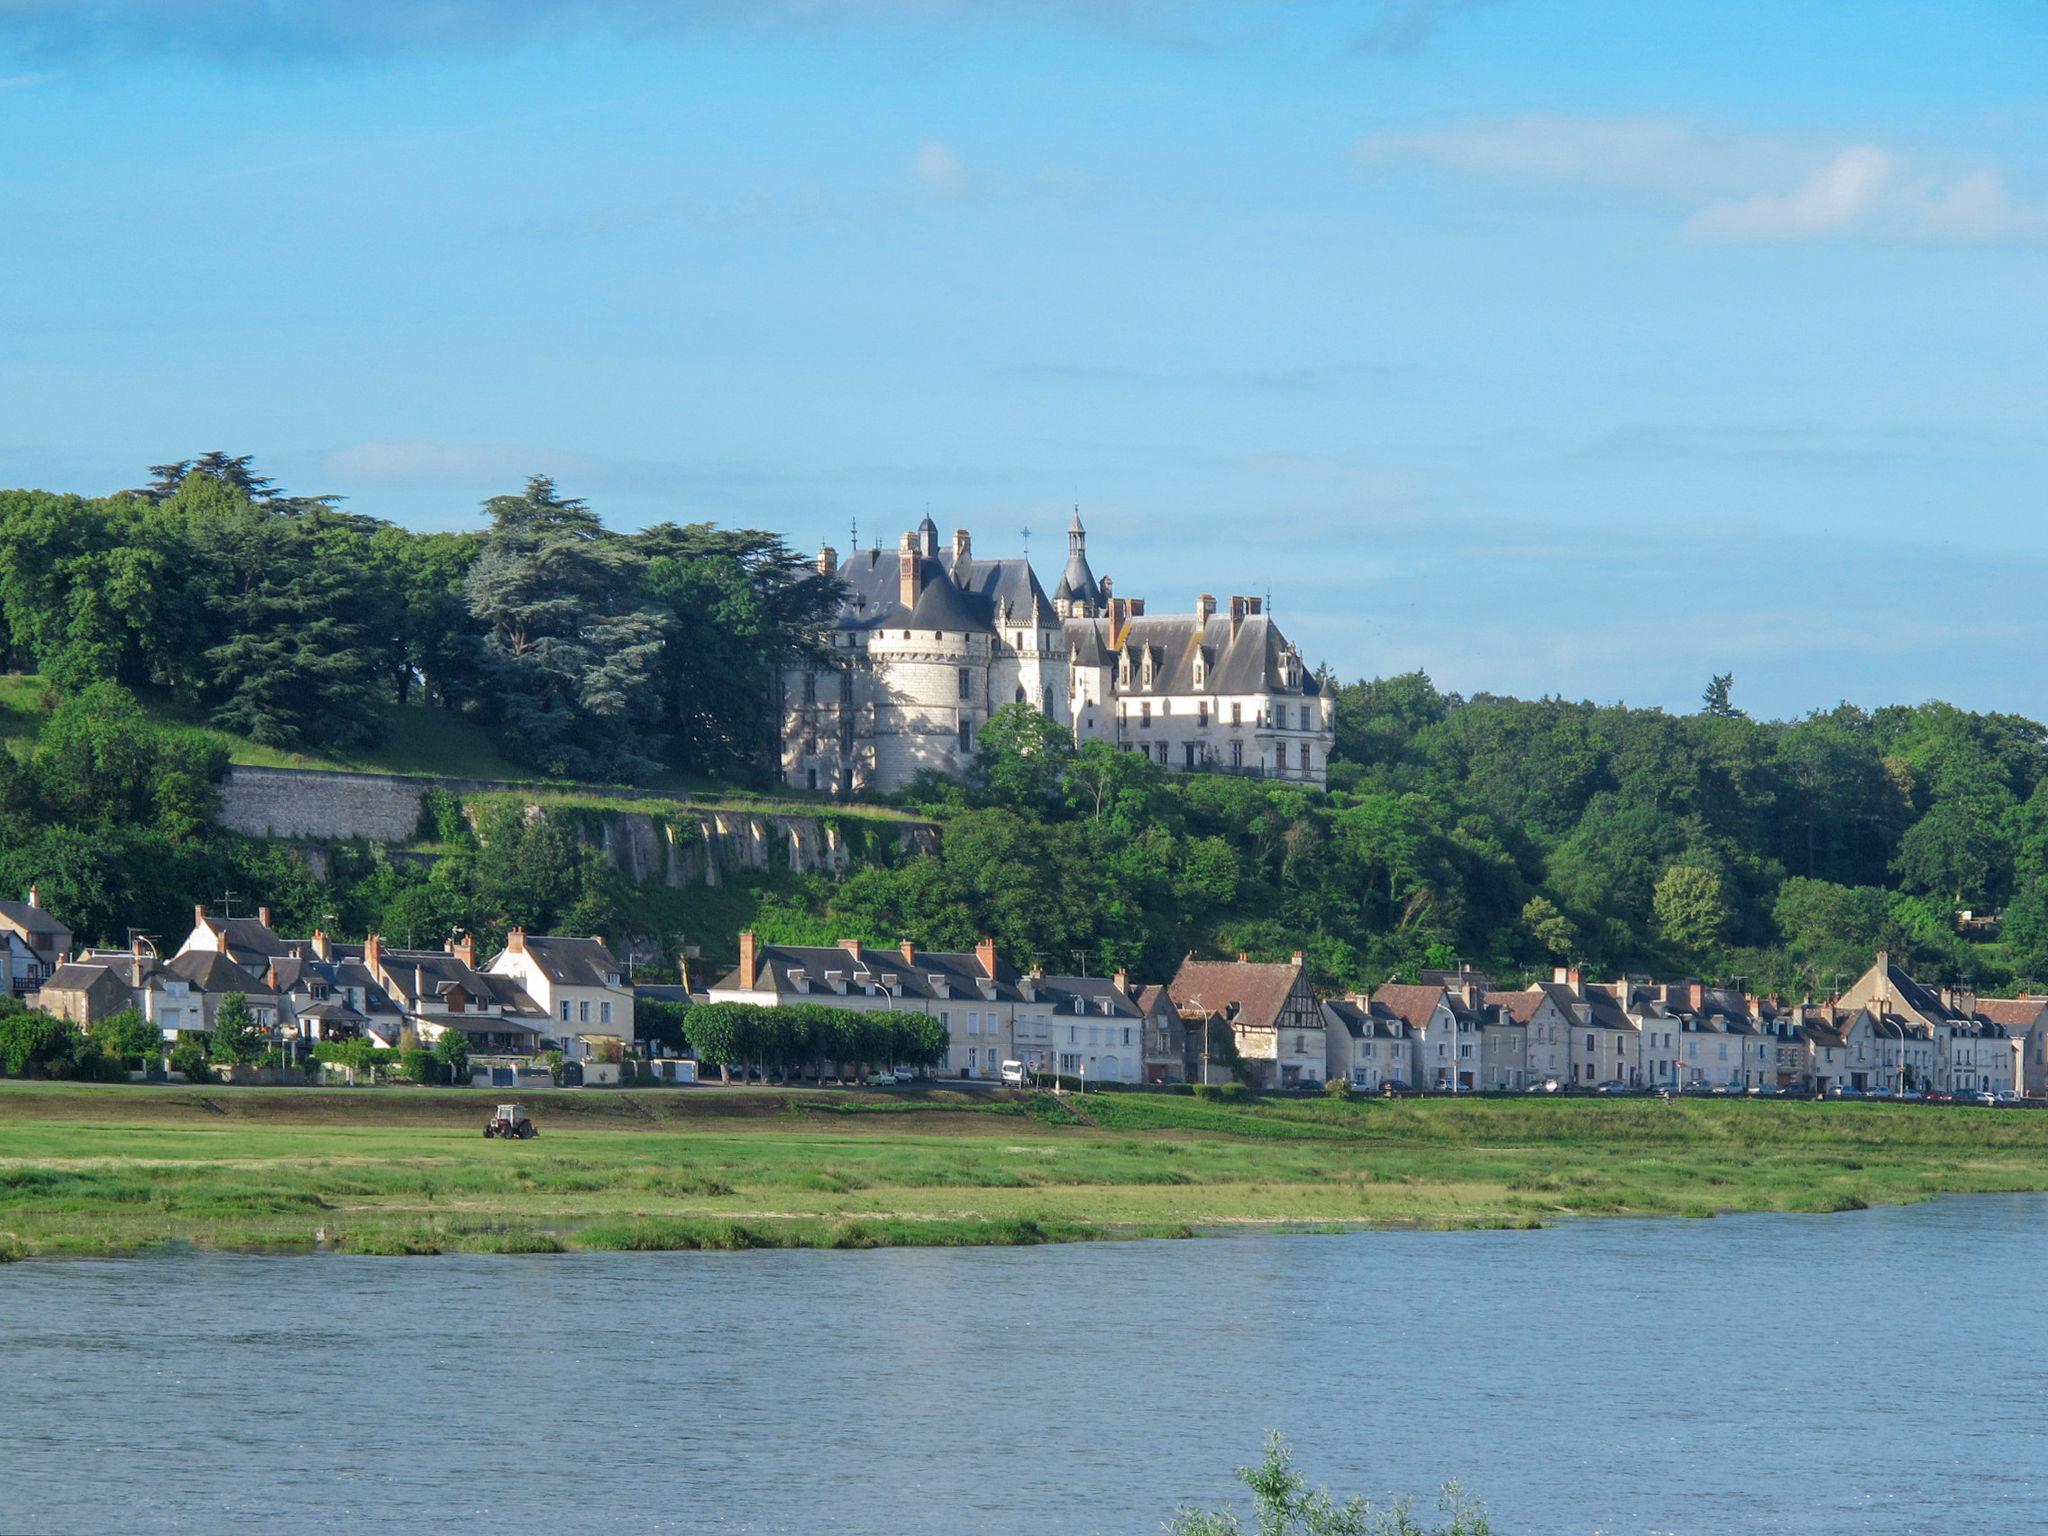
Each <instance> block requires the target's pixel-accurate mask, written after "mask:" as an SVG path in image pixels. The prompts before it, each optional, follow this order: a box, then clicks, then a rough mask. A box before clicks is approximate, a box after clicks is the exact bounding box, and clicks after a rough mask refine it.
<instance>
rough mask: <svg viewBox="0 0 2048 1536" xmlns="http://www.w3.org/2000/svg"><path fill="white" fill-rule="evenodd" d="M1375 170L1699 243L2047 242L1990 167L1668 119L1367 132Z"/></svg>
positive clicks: (1362, 154)
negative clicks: (1394, 170)
mask: <svg viewBox="0 0 2048 1536" xmlns="http://www.w3.org/2000/svg"><path fill="white" fill-rule="evenodd" d="M1358 155H1359V158H1360V159H1361V160H1362V161H1363V162H1364V163H1366V164H1367V165H1369V166H1373V167H1376V168H1385V167H1391V166H1399V165H1415V164H1420V165H1427V166H1433V167H1435V168H1436V169H1439V170H1443V171H1449V172H1453V173H1456V174H1459V175H1464V176H1471V177H1476V178H1481V179H1486V180H1492V181H1497V182H1501V183H1504V184H1511V185H1520V186H1525V187H1541V188H1547V189H1551V190H1554V191H1561V192H1566V193H1573V194H1578V195H1582V196H1595V197H1600V198H1605V199H1609V200H1612V199H1615V198H1621V199H1624V200H1627V201H1631V202H1635V203H1640V204H1644V205H1647V206H1650V207H1653V208H1655V209H1657V210H1660V211H1664V212H1668V213H1669V214H1670V215H1672V216H1673V217H1675V218H1676V219H1677V220H1678V224H1679V228H1680V229H1681V230H1682V231H1683V232H1684V233H1685V234H1686V235H1687V236H1688V237H1690V238H1692V239H1696V240H1716V241H1784V240H1814V239H1839V238H1852V237H1853V238H1866V239H1876V240H1892V241H1901V242H1919V243H1929V244H1968V243H1994V242H2001V241H2034V240H2044V239H2048V204H2043V203H2035V202H2028V201H2025V200H2022V199H2020V198H2018V197H2015V196H2014V195H2013V193H2012V192H2011V191H2010V190H2009V188H2008V187H2007V185H2006V182H2005V179H2004V177H2003V175H2002V174H2001V173H2000V172H1999V171H1998V170H1997V169H1996V168H1993V167H1990V166H1975V167H1970V168H1967V169H1963V168H1954V167H1943V166H1937V165H1934V164H1931V163H1921V162H1919V161H1917V160H1914V159H1912V158H1909V157H1906V156H1903V155H1901V154H1899V153H1897V152H1894V151H1892V150H1888V149H1885V148H1883V147H1881V146H1879V145H1875V144H1869V143H1852V144H1840V143H1836V144H1822V143H1817V142H1814V141H1812V140H1808V139H1800V138H1794V137H1788V136H1777V137H1771V136H1765V135H1759V134H1742V133H1731V132H1725V131H1716V130H1711V129H1705V128H1700V127H1697V126H1695V125H1692V124H1689V123H1684V122H1678V121H1675V120H1671V119H1664V118H1584V117H1569V116H1561V115H1553V114H1538V115H1531V116H1525V117H1518V118H1510V119H1490V120H1484V121H1475V122H1464V123H1456V124H1452V125H1450V126H1447V127H1440V128H1431V129H1423V130H1415V131H1400V132H1380V133H1373V134H1368V135H1367V136H1366V137H1365V138H1363V139H1361V140H1360V141H1359V144H1358Z"/></svg>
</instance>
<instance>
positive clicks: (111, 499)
mask: <svg viewBox="0 0 2048 1536" xmlns="http://www.w3.org/2000/svg"><path fill="white" fill-rule="evenodd" d="M150 474H151V479H150V482H149V483H148V484H147V485H145V486H142V487H140V488H138V489H136V490H131V491H123V492H120V493H118V494H116V495H113V496H108V497H103V498H98V499H88V498H85V497H80V496H69V495H57V494H52V493H49V492H44V491H7V492H0V615H4V618H5V637H6V641H7V644H8V647H9V649H10V652H11V656H10V660H11V663H12V670H15V671H33V672H40V673H41V674H42V675H43V676H44V677H45V678H46V679H48V680H49V681H50V682H51V683H52V684H53V685H54V686H56V687H57V688H59V689H63V690H66V691H76V690H78V689H80V688H83V687H85V686H87V685H88V684H91V683H95V682H111V683H119V684H121V685H122V686H123V687H125V688H128V689H131V690H134V691H136V692H138V693H141V694H145V695H150V696H155V697H160V698H163V699H165V700H168V701H171V702H174V703H176V704H179V705H182V706H185V707H186V708H187V709H189V710H190V711H192V712H193V714H194V715H195V717H197V718H202V719H204V720H206V721H207V722H208V723H210V724H212V725H215V726H217V727H219V728H221V729H223V730H226V731H230V732H233V733H234V734H236V735H240V736H245V737H248V738H249V739H251V740H253V741H258V742H262V743H264V744H265V745H269V746H277V747H288V748H314V749H318V748H331V747H349V746H358V745H364V744H368V743H373V742H374V741H375V740H376V739H377V738H378V736H379V734H380V733H381V732H382V731H383V730H384V729H385V726H386V722H387V720H388V718H389V714H390V706H391V705H393V704H398V703H404V702H406V701H407V700H408V699H410V698H419V699H423V700H425V701H427V702H428V703H430V704H432V705H435V706H437V707H439V708H442V709H446V710H449V711H451V712H457V713H461V714H463V715H464V716H466V717H469V718H472V719H475V720H478V721H480V722H482V723H484V724H486V725H488V726H490V727H492V728H493V729H495V730H496V731H497V733H498V735H499V738H500V741H501V745H502V747H503V750H504V752H505V754H506V756H508V757H510V758H511V759H512V760H513V761H515V762H518V763H521V764H524V765H525V766H527V767H529V768H531V769H533V770H534V771H535V772H537V773H540V774H545V775H550V776H557V777H574V778H611V779H632V778H638V777H641V776H644V775H646V774H647V773H649V772H651V771H653V770H655V769H656V768H659V767H664V766H665V767H670V768H675V769H678V770H682V771H685V772H694V773H701V774H711V775H735V774H742V775H743V774H745V773H748V772H750V771H752V770H753V769H754V768H755V766H756V765H757V764H758V763H759V761H760V760H761V757H762V753H763V748H764V744H765V742H766V741H767V737H768V731H769V729H770V726H771V721H770V719H769V711H768V695H767V692H766V690H765V689H763V688H762V687H761V686H760V679H761V677H762V676H763V675H764V673H765V671H766V669H767V668H768V666H769V664H770V663H771V662H772V661H773V660H775V659H777V658H779V657H781V656H783V655H785V654H788V653H789V652H790V651H792V650H801V649H803V648H804V647H805V646H806V645H808V644H809V643H810V640H811V637H812V636H813V635H814V634H815V631H816V627H817V623H818V621H819V619H820V618H821V617H822V616H824V615H825V614H828V613H829V612H830V611H831V609H832V606H833V603H834V589H833V585H832V583H831V581H830V580H829V579H828V578H826V577H823V576H821V575H819V574H818V572H817V570H816V569H815V568H814V567H813V566H812V565H811V564H809V563H808V562H806V561H803V560H800V559H798V558H797V557H796V556H795V555H794V554H792V553H791V551H790V550H788V549H787V548H786V547H785V546H784V545H783V543H782V541H781V540H780V539H779V538H777V537H776V536H775V535H773V534H768V533H762V532H759V531H756V530H750V529H738V530H724V529H718V528H714V527H712V526H711V525H710V524H708V523H691V524H682V525H679V524H675V523H659V524H656V525H655V526H653V527H651V528H646V529H643V530H641V531H640V532H638V533H634V534H616V533H612V532H610V531H608V530H607V529H606V528H605V527H604V525H603V524H602V523H601V522H600V521H599V520H598V518H597V516H596V514H595V513H593V512H592V511H591V510H590V509H589V508H588V507H587V506H585V505H584V503H582V502H581V501H577V500H574V499H571V498H568V497H564V496H562V495H561V494H559V493H558V492H557V490H556V488H555V486H554V484H553V482H552V481H550V480H548V479H547V478H546V477H544V476H535V477H534V478H533V479H531V480H529V481H528V482H527V484H526V486H525V488H524V489H523V490H522V491H520V492H518V493H516V494H509V495H504V496H494V497H492V498H491V499H490V500H489V501H487V502H485V503H484V507H483V512H484V518H485V526H484V527H483V528H481V529H479V530H477V531H475V532H463V533H415V532H412V531H410V530H408V529H405V528H401V527H398V526H396V525H394V524H391V523H387V522H381V521H379V520H378V519H376V518H373V517H368V516H365V515H362V514H360V513H356V512H352V511H345V510H343V509H342V508H341V506H340V505H339V503H338V501H337V499H336V498H334V497H331V496H290V495H286V494H284V493H283V492H281V491H279V490H278V489H277V487H276V486H274V485H273V484H272V483H271V482H270V481H269V480H268V479H267V478H266V477H264V476H262V475H260V474H258V473H256V472H255V470H254V469H253V468H252V467H251V464H250V460H249V458H248V457H247V456H240V457H236V456H230V455H227V454H222V453H210V454H207V455H204V456H203V457H201V458H199V459H194V460H185V461H180V462H178V463H174V464H162V465H157V466H155V467H154V468H153V469H152V470H151V471H150Z"/></svg>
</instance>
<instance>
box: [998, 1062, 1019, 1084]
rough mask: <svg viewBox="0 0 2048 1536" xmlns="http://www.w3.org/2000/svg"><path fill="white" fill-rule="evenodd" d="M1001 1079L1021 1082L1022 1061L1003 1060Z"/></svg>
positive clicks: (1009, 1081)
mask: <svg viewBox="0 0 2048 1536" xmlns="http://www.w3.org/2000/svg"><path fill="white" fill-rule="evenodd" d="M1003 1081H1004V1082H1006V1083H1022V1082H1023V1081H1024V1063H1023V1062H1021V1061H1006V1062H1004V1063H1003Z"/></svg>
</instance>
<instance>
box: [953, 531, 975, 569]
mask: <svg viewBox="0 0 2048 1536" xmlns="http://www.w3.org/2000/svg"><path fill="white" fill-rule="evenodd" d="M973 555H974V543H973V541H972V540H971V539H969V538H968V536H967V530H966V529H965V528H955V529H954V530H953V563H954V564H955V565H965V564H966V563H967V562H968V561H969V560H970V559H971V558H973Z"/></svg>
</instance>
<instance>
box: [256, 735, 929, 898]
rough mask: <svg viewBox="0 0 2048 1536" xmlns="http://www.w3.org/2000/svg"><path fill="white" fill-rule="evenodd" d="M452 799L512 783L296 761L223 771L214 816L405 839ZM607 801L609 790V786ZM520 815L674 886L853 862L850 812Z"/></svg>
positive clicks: (513, 788) (896, 841) (887, 830)
mask: <svg viewBox="0 0 2048 1536" xmlns="http://www.w3.org/2000/svg"><path fill="white" fill-rule="evenodd" d="M435 788H438V789H444V790H447V791H448V792H449V793H450V794H453V795H456V796H458V797H460V796H465V795H480V794H494V795H495V794H508V793H511V794H516V793H517V792H518V791H519V789H520V788H521V786H519V785H516V784H501V783H495V782H491V781H487V780H473V779H413V778H401V777H398V776H396V775H391V774H379V773H322V772H316V771H314V770H311V769H298V768H251V767H245V766H241V765H237V766H235V767H233V768H230V769H229V770H228V776H227V779H226V780H225V782H224V783H223V784H222V786H221V814H220V822H221V825H222V826H224V827H227V828H229V829H230V830H231V831H235V832H244V833H247V834H248V835H250V836H252V837H274V838H281V839H284V840H286V841H290V842H299V843H312V844H320V843H345V842H355V841H358V840H360V841H364V842H371V843H405V842H410V841H411V840H412V839H413V838H414V837H416V836H417V835H418V833H419V824H420V806H421V802H422V800H423V799H424V798H425V796H426V793H427V791H428V790H429V789H435ZM606 798H615V795H614V794H613V793H612V792H610V791H607V792H606ZM527 814H528V815H529V816H548V815H565V816H568V817H570V818H571V819H573V821H574V822H575V825H576V835H577V837H578V839H579V840H580V841H583V842H585V843H591V844H595V845H597V846H599V847H601V848H602V849H603V850H604V856H605V858H606V859H607V860H609V861H610V862H611V863H612V864H613V865H614V866H615V867H616V868H618V869H619V870H621V871H622V872H624V873H625V874H627V875H628V876H630V877H631V878H632V879H633V880H635V881H637V882H639V883H641V884H647V883H650V882H659V883H661V884H665V885H672V886H690V885H718V884H720V883H722V882H723V881H724V879H725V878H726V877H728V876H730V875H733V874H739V873H743V872H747V871H756V872H759V873H763V874H766V873H769V872H771V871H780V870H789V871H792V872H793V873H796V874H804V875H808V874H818V873H824V874H832V875H840V874H844V873H845V872H846V871H847V870H848V869H850V868H852V867H853V866H854V865H855V864H856V863H858V862H860V861H861V858H860V850H859V849H858V848H857V847H855V846H853V842H852V841H850V840H849V838H848V836H847V835H846V831H845V830H844V824H845V822H847V821H849V820H852V819H853V818H842V817H838V816H832V815H821V816H793V815H781V814H769V813H766V812H750V811H716V810H705V811H694V810H690V809H688V808H687V807H686V808H684V809H682V810H679V811H669V810H664V812H663V813H662V814H660V815H656V814H654V813H653V812H641V811H620V810H609V809H604V810H601V809H596V808H591V809H581V808H578V807H574V806H561V807H548V806H541V805H533V806H529V807H528V809H527ZM860 826H861V828H862V829H863V835H862V836H861V837H860V838H859V839H857V840H856V841H858V842H861V843H863V844H865V845H866V847H867V849H868V850H869V851H870V852H871V853H872V852H880V851H881V847H880V846H878V840H879V842H880V843H881V844H882V845H883V846H886V847H887V848H888V849H889V850H890V851H892V852H896V853H905V854H907V853H916V852H922V851H926V850H929V849H932V848H936V847H937V846H938V829H937V828H936V827H932V826H929V825H924V824H919V823H914V822H891V821H880V820H874V819H864V820H861V822H860Z"/></svg>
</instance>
